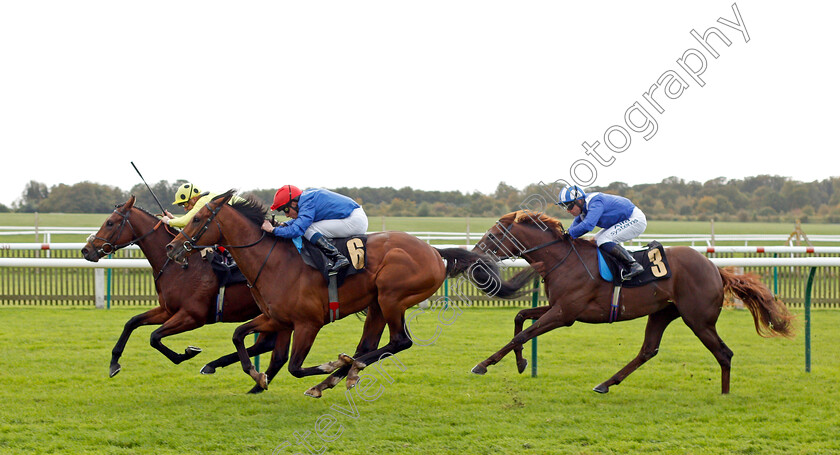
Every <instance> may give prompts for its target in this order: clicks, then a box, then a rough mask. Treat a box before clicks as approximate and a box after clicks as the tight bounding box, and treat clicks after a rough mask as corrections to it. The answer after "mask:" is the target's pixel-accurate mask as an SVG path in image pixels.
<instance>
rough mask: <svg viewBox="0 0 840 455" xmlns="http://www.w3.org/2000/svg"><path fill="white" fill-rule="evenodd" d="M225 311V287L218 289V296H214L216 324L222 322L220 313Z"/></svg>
mask: <svg viewBox="0 0 840 455" xmlns="http://www.w3.org/2000/svg"><path fill="white" fill-rule="evenodd" d="M224 310H225V286H220V287H219V295H218V296H216V322H222V312H223V311H224Z"/></svg>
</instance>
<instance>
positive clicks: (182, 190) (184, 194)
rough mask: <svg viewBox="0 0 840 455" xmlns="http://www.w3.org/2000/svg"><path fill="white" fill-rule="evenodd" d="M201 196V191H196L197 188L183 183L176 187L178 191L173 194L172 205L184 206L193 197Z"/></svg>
mask: <svg viewBox="0 0 840 455" xmlns="http://www.w3.org/2000/svg"><path fill="white" fill-rule="evenodd" d="M199 194H201V190H200V189H198V187H197V186H195V185H193V184H192V183H185V184H183V185H181V186H180V187H178V191H176V192H175V202H173V203H172V204H174V205H179V204H184V203H186V202H187V201H189V200H190V199H192V198H193V197H194V196H198V195H199Z"/></svg>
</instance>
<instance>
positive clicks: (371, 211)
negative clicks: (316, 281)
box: [0, 175, 840, 223]
mask: <svg viewBox="0 0 840 455" xmlns="http://www.w3.org/2000/svg"><path fill="white" fill-rule="evenodd" d="M183 183H185V181H184V180H177V181H175V182H167V181H164V180H161V181H160V182H157V183H156V184H154V185H152V189H153V191H154V192H155V194H156V195H157V197H158V198H160V202H161V204H162V205H163V207H164V208H166V209H167V210H172V209H173V207H172V205H171V202H172V200H173V198H174V194H175V191H176V190H177V188H178V187H179V186H180V185H181V184H183ZM275 190H276V189H273V188H272V189H254V190H250V191H246V193H251V194H253V195H255V196H256V197H258V198H259V199H260V200H262V201H263V202H265V203H266V204H267V205H268V204H271V201H272V198H273V197H274V192H275ZM332 190H333V191H336V192H338V193H341V194H344V195H346V196H349V197H351V198H353V199H354V200H356V201H357V202H359V203H361V204H362V205H363V206H364V208H365V212H367V214H368V215H369V216H423V217H425V216H445V217H463V216H487V217H498V216H500V215H502V214H504V213H508V212H510V211H514V210H519V209H522V208H525V207H526V206H527V204H525V205H523V202H524V201H526V200H527V199H528V198H529V196H531V195H534V194H539V195H541V196H542V197H544V198H545V199H550V198H549V197H548V195H546V194H545V190H546V187H545V186H544V185H540V184H532V185H528V186H527V187H525V188H522V189H518V188H515V187H513V186H511V185H508V184H506V183H504V182H501V183H499V184H498V185H497V187H496V191H494V192H493V193H492V194H483V193H480V192H473V193H462V192H460V191H424V190H416V189H412V188H410V187H405V188H400V189H395V188H391V187H383V188H372V187H353V188H348V187H340V188H332ZM587 191H602V192H606V193H611V194H618V195H621V196H624V197H627V198H629V199H630V200H632V201H633V202H634V203H635V204H636V205H637V206H639V207H640V208H641V209H642V210H643V211H644V212H645V214H646V215H647V217H648V219H652V220H690V221H693V220H708V219H710V218H714V219H716V220H719V221H743V222H748V221H773V222H778V221H782V222H790V221H794V220H796V219H799V220H801V221H802V222H825V223H840V177H832V178H828V179H824V180H821V181H813V182H800V181H796V180H792V179H791V178H789V177H782V176H777V175H775V176H771V175H758V176H755V177H747V178H744V179H732V180H730V179H727V178H725V177H719V178H716V179H712V180H708V181H706V182H702V183H701V182H697V181H689V182H686V181H685V180H684V179H681V178H678V177H669V178H667V179H664V180H662V181H661V182H660V183H651V184H639V185H628V184H626V183H622V182H613V183H610V184H609V185H607V186H604V187H592V188H587ZM131 194H133V195H135V196H136V197H137V204H138V205H140V206H141V207H144V208H146V209H147V210H150V211H153V212H159V211H160V208H159V206H158V204H157V202H156V201H155V200H154V199H153V197H152V195H151V194H150V193H149V191H148V189H146V187H145V185H143V184H137V185H134V186H133V187H132V188H131V189H130V190H129V191H123V190H121V189H120V188H117V187H114V186H108V185H101V184H98V183H93V182H87V181H85V182H81V183H76V184H73V185H66V184H63V183H62V184H58V185H54V186H52V187H49V188H48V187H47V185H45V184H43V183H41V182H37V181H35V180H32V181H30V182H29V183H27V184H26V186H25V187H24V189H23V192H22V194H21V197H20V198H19V199H18V200H17V201H15V202H14V203H13V204H12V207H11V208H10V207H6V206H4V205H2V204H0V211H16V212H44V213H47V212H64V213H107V212H110V211H111V210H113V208H114V206H115V205H118V204H121V203H122V202H125V201H126V200H127V199H128V197H129V195H131ZM548 202H553V200H550V201H548ZM547 211H548V212H549V214H552V215H555V216H556V215H559V214H560V209H559V208H558V207H556V206H552V207H549V208H548V210H547ZM173 213H175V212H173Z"/></svg>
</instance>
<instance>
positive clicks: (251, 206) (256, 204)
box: [216, 190, 268, 226]
mask: <svg viewBox="0 0 840 455" xmlns="http://www.w3.org/2000/svg"><path fill="white" fill-rule="evenodd" d="M233 194H234V190H228V191H226V192H224V193H223V194H220V195H218V196H217V197H216V198H222V197H225V196H227V195H233ZM239 197H241V198H242V199H238V200H236V201H234V202H232V203H231V204H230V206H231V207H232V208H234V209H235V210H236V211H237V212H239V213H240V214H242V216H244V217H245V218H247V219H248V220H250V221H251V222H252V223H254V224H256V225H257V226H262V223H263V220H265V214H266V213H268V209H267V208H266V206H265V204H263V203H262V201H260V200H259V199H258V198H257V197H256V196H254V195H253V194H251V193H246V194H242V195H240V196H239Z"/></svg>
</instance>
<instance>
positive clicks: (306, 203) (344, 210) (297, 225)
mask: <svg viewBox="0 0 840 455" xmlns="http://www.w3.org/2000/svg"><path fill="white" fill-rule="evenodd" d="M271 210H278V211H282V212H283V213H285V214H286V216H287V217H289V218H292V219H291V220H290V221H287V222H285V223H283V224H281V225H280V226H276V227H275V226H273V225H272V224H271V223H270V222H269V221H268V220H265V221H264V222H263V225H262V229H263V230H264V231H266V232H270V233H272V234H274V235H276V236H277V237H283V238H289V239H291V238H295V237H300V236H303V238H305V239H306V240H309V242H310V243H312V244H313V245H315V246H317V247H318V248H319V249H320V250H321V251H323V252H324V254H325V255H326V256H327V258H329V259H330V261H332V263H333V265H332V267H330V272H338V271H339V270H340V269H342V268H344V267H347V266H348V265H350V261H348V260H347V258H346V257H344V255H343V254H341V252H339V251H338V248H336V247H335V245H333V244H332V242H331V241H330V240H329V239H328V238H338V237H351V236H354V235H362V234H364V233H365V232H366V231H367V227H368V219H367V215H365V211H364V209H362V206H360V205H359V204H358V203H356V201H354V200H353V199H350V198H349V197H347V196H344V195H341V194H338V193H334V192H332V191H329V190H325V189H321V188H313V189H308V190H306V191H301V190H300V188H298V187H296V186H294V185H283V186H281V187H280V189H278V190H277V193H275V194H274V203H273V204H271Z"/></svg>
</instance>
